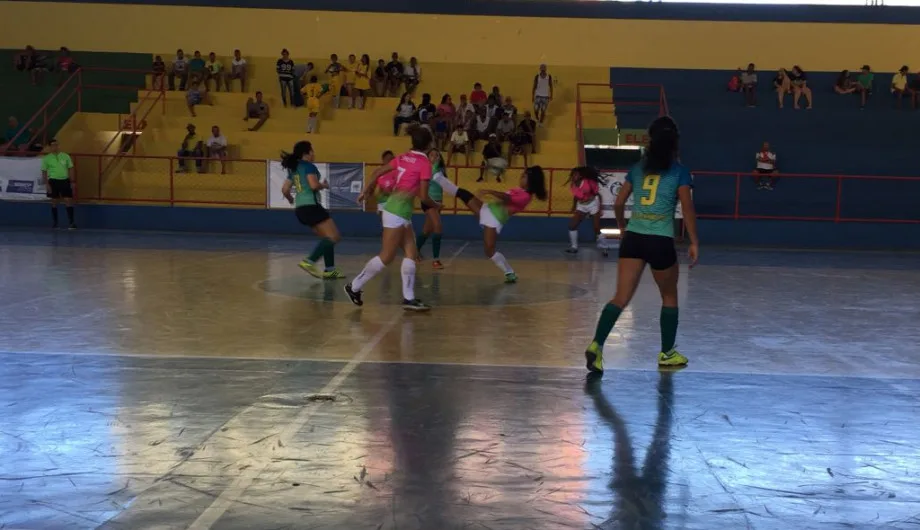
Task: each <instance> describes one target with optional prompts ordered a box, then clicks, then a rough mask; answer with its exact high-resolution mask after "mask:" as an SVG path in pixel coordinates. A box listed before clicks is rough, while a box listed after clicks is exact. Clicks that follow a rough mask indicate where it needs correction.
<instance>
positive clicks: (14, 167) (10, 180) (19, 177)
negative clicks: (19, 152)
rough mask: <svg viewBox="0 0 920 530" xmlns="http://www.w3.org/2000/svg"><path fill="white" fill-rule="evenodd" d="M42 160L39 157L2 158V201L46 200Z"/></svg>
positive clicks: (0, 167)
mask: <svg viewBox="0 0 920 530" xmlns="http://www.w3.org/2000/svg"><path fill="white" fill-rule="evenodd" d="M45 199H46V197H45V185H44V183H43V182H42V160H41V158H38V157H29V158H23V157H15V156H4V157H0V200H7V201H42V200H45Z"/></svg>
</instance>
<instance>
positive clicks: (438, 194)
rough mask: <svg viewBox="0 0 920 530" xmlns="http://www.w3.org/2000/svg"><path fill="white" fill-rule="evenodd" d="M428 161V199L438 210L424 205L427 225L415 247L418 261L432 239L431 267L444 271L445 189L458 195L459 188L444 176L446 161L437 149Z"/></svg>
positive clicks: (431, 152) (429, 156) (432, 152)
mask: <svg viewBox="0 0 920 530" xmlns="http://www.w3.org/2000/svg"><path fill="white" fill-rule="evenodd" d="M428 159H429V160H431V174H432V177H431V184H429V185H428V197H429V198H430V199H431V200H433V201H435V202H436V203H438V207H437V208H431V207H429V206H427V205H425V204H422V211H423V212H424V213H425V225H424V226H423V227H422V232H421V233H420V234H419V235H417V236H415V246H416V247H418V250H419V255H418V260H419V261H421V259H422V254H421V252H422V247H423V246H425V241H427V240H428V238H429V237H430V238H431V252H432V259H433V261H432V262H431V267H432V268H434V269H443V268H444V265H443V264H442V263H441V234H442V227H441V205H442V202H443V200H444V188H447V192H448V193H451V192H453V193H456V191H457V186H456V185H455V184H454V183H453V182H451V181H450V180H449V179H448V178H447V177H446V176H445V175H444V159H443V158H441V152H440V151H438V150H437V149H432V150H430V151H428Z"/></svg>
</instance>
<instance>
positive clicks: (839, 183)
mask: <svg viewBox="0 0 920 530" xmlns="http://www.w3.org/2000/svg"><path fill="white" fill-rule="evenodd" d="M842 200H843V177H840V176H838V177H837V204H836V206H835V207H834V222H835V223H839V222H840V203H841V202H842Z"/></svg>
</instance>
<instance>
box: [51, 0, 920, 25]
mask: <svg viewBox="0 0 920 530" xmlns="http://www.w3.org/2000/svg"><path fill="white" fill-rule="evenodd" d="M37 1H47V2H62V3H95V4H153V5H182V6H215V7H246V8H271V9H310V10H320V11H366V12H383V13H432V14H441V15H483V16H525V17H563V18H609V19H642V20H714V21H752V22H819V23H820V22H827V23H851V24H918V23H920V10H918V9H916V8H913V7H892V6H885V7H875V8H870V7H864V6H814V5H800V6H788V5H784V6H776V5H744V4H720V5H718V6H713V5H706V4H692V3H687V4H670V3H669V4H661V3H655V2H595V1H588V2H586V1H582V0H556V1H553V0H440V1H436V2H433V1H431V0H393V1H389V2H383V1H381V0H311V1H309V2H305V1H303V0H230V1H225V0H134V1H133V2H123V1H120V0H37Z"/></svg>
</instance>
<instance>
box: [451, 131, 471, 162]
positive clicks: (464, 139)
mask: <svg viewBox="0 0 920 530" xmlns="http://www.w3.org/2000/svg"><path fill="white" fill-rule="evenodd" d="M456 152H461V153H465V154H466V165H470V153H471V152H472V149H471V148H470V135H469V134H468V133H467V132H466V128H465V127H464V126H463V124H462V123H458V124H457V126H456V127H455V128H454V132H453V134H451V135H450V145H448V147H447V165H448V166H449V165H450V162H451V160H452V159H453V158H454V153H456Z"/></svg>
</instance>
